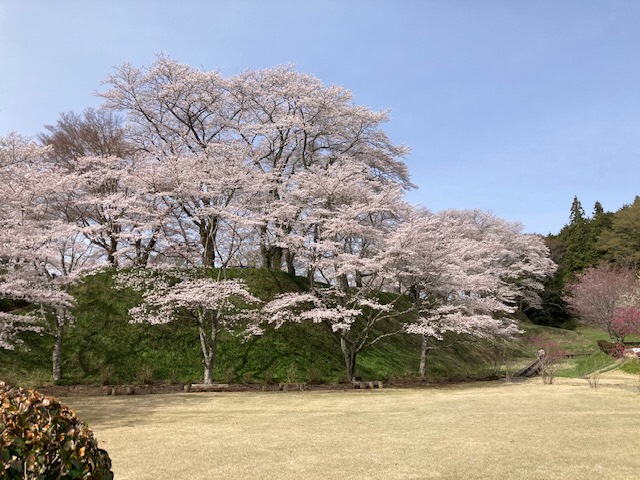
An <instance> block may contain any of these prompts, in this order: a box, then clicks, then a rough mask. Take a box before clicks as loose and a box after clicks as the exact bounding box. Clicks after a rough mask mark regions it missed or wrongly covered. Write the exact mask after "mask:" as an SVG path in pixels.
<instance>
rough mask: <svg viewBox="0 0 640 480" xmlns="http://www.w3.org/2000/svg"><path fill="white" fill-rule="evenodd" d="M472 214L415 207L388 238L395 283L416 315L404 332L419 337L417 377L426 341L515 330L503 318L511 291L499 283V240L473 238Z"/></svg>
mask: <svg viewBox="0 0 640 480" xmlns="http://www.w3.org/2000/svg"><path fill="white" fill-rule="evenodd" d="M478 215H479V213H478V212H460V211H453V210H449V211H443V212H441V213H438V214H433V213H431V212H429V211H428V210H424V209H417V210H414V211H413V212H411V214H410V215H408V216H407V218H405V221H404V222H403V223H402V224H401V225H400V226H399V228H398V229H397V230H396V231H395V232H394V234H393V238H392V241H391V243H392V244H393V247H392V250H391V252H390V255H391V256H393V257H394V258H395V262H396V269H397V271H398V281H399V283H400V285H401V287H402V289H403V291H405V292H406V293H407V294H408V295H409V296H410V297H411V298H412V300H413V303H414V308H415V310H416V312H417V314H418V317H417V320H416V321H414V322H410V323H409V324H407V326H406V331H407V332H408V333H412V334H417V335H420V336H421V337H422V349H421V357H420V370H419V372H420V375H421V376H422V377H424V376H425V375H426V364H427V355H428V353H429V350H430V349H431V348H432V346H431V345H432V342H433V341H434V340H435V341H438V340H443V338H444V337H443V335H444V334H445V333H446V332H454V333H456V334H458V335H461V334H463V335H471V336H474V337H485V338H489V337H511V336H513V335H514V334H516V333H518V332H519V329H518V327H517V325H516V323H515V321H514V320H512V319H511V318H509V317H508V314H509V313H512V312H513V311H514V309H515V308H514V303H515V297H516V295H517V292H516V291H515V289H513V288H510V285H513V284H509V283H507V282H505V279H504V272H503V269H502V265H503V264H504V256H505V246H504V245H505V243H504V238H503V237H501V236H498V235H492V236H486V235H485V236H483V235H479V234H478V223H477V217H478Z"/></svg>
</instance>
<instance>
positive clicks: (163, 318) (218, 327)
mask: <svg viewBox="0 0 640 480" xmlns="http://www.w3.org/2000/svg"><path fill="white" fill-rule="evenodd" d="M203 273H204V274H206V273H208V272H206V271H205V272H203V271H201V270H194V269H176V268H171V269H165V268H147V269H134V270H128V271H122V272H121V273H120V274H119V276H118V284H119V285H120V287H122V288H125V287H129V288H132V289H134V290H138V291H141V292H142V303H141V304H140V305H138V306H137V307H134V308H132V309H131V310H129V313H130V315H131V317H132V321H133V322H146V323H149V324H152V325H159V324H165V323H169V322H172V321H175V320H177V319H184V320H187V321H189V322H192V323H193V324H195V325H197V327H198V334H199V337H200V347H201V351H202V362H203V364H204V383H205V384H211V383H213V367H214V362H215V358H216V352H217V349H218V343H219V342H218V338H219V334H220V332H221V331H222V330H227V331H231V332H233V331H237V330H238V329H240V328H241V329H242V331H243V332H244V333H245V334H249V335H250V334H260V333H261V329H260V327H259V320H260V317H259V315H258V314H257V312H256V311H253V310H248V309H247V308H246V307H247V305H248V304H256V303H259V302H260V300H259V299H258V298H256V297H255V296H253V295H252V294H251V293H249V291H248V290H247V287H246V285H245V284H244V282H243V281H241V280H225V279H223V278H222V274H223V270H219V272H218V277H217V278H211V277H208V276H203Z"/></svg>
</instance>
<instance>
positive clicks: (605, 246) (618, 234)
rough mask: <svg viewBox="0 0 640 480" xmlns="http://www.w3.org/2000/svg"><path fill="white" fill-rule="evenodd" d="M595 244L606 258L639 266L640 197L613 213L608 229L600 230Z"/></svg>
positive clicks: (622, 263)
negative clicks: (600, 232)
mask: <svg viewBox="0 0 640 480" xmlns="http://www.w3.org/2000/svg"><path fill="white" fill-rule="evenodd" d="M597 246H598V249H599V250H600V251H601V252H602V254H603V255H604V258H606V259H607V260H610V261H612V262H615V263H617V264H619V265H624V266H627V265H635V266H640V197H636V198H635V200H634V202H633V203H632V204H631V205H627V206H625V207H623V208H622V209H620V210H619V211H618V212H616V213H615V215H613V217H612V219H611V222H610V229H608V230H604V231H603V232H602V234H601V235H600V236H599V238H598V245H597Z"/></svg>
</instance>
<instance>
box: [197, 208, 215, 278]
mask: <svg viewBox="0 0 640 480" xmlns="http://www.w3.org/2000/svg"><path fill="white" fill-rule="evenodd" d="M197 225H198V229H199V233H200V243H201V244H202V265H203V266H204V267H214V266H215V261H216V246H215V244H216V239H215V237H216V230H217V228H218V219H217V217H213V218H210V220H209V221H207V220H202V221H201V222H200V223H198V224H197Z"/></svg>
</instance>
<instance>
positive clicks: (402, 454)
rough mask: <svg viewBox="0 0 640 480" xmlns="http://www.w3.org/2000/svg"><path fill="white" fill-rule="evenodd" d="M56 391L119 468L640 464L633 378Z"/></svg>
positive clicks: (555, 473)
mask: <svg viewBox="0 0 640 480" xmlns="http://www.w3.org/2000/svg"><path fill="white" fill-rule="evenodd" d="M582 382H583V383H579V384H554V385H542V384H541V383H539V382H538V381H531V382H527V383H522V384H504V383H499V382H493V383H478V384H468V385H462V386H450V387H441V388H429V389H385V390H380V391H378V390H375V391H371V390H366V391H360V390H358V391H329V392H327V391H325V392H299V393H282V392H265V393H211V394H173V395H144V396H129V397H126V396H122V397H94V398H68V399H65V400H64V401H65V402H66V403H67V404H69V405H70V406H72V407H73V408H75V409H76V410H77V412H78V415H79V417H80V418H81V419H83V420H85V421H86V422H88V423H89V426H90V427H92V429H93V430H94V433H95V435H96V437H97V438H98V440H99V441H100V445H101V447H102V448H105V449H107V451H108V452H109V454H110V456H111V459H112V461H113V469H114V473H115V476H116V478H118V479H121V480H125V479H136V480H141V479H182V478H189V479H209V478H225V479H242V478H246V479H293V478H296V479H299V478H304V479H315V478H317V479H323V480H328V479H333V478H340V479H366V478H370V479H395V478H399V479H409V478H411V479H428V478H445V479H460V478H464V479H479V478H508V479H540V478H554V479H569V478H570V479H596V478H597V479H603V478H612V479H613V478H615V479H620V478H632V477H636V476H637V474H638V472H640V456H638V455H637V452H638V449H639V447H640V414H638V403H639V402H640V397H639V395H638V393H637V389H634V386H633V385H604V386H601V387H600V388H598V389H591V388H589V387H588V386H587V384H586V382H584V381H582Z"/></svg>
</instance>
